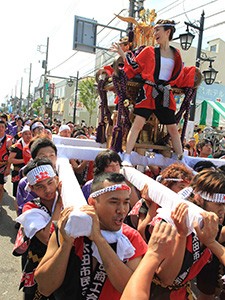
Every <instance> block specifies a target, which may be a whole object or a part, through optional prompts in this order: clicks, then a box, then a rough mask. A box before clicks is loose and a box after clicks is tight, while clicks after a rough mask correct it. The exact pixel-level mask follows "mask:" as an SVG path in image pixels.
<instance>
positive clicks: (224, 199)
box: [178, 186, 225, 203]
mask: <svg viewBox="0 0 225 300" xmlns="http://www.w3.org/2000/svg"><path fill="white" fill-rule="evenodd" d="M192 193H194V191H193V188H192V187H190V186H189V187H187V188H184V189H183V190H181V191H180V192H178V194H179V195H181V197H182V198H184V199H187V198H189V197H190V196H191V194H192ZM194 194H195V193H194ZM197 194H199V195H200V196H201V197H202V198H203V199H204V200H206V201H210V202H214V203H225V194H219V193H218V194H217V193H214V194H212V195H210V194H209V193H207V192H198V193H197Z"/></svg>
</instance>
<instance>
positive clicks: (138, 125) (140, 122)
mask: <svg viewBox="0 0 225 300" xmlns="http://www.w3.org/2000/svg"><path fill="white" fill-rule="evenodd" d="M145 122H146V120H145V118H143V117H141V116H136V117H135V119H134V123H133V124H132V127H131V129H130V131H129V133H128V136H127V146H126V153H127V154H130V153H131V151H132V150H133V148H134V145H135V143H136V140H137V138H138V135H139V133H140V131H141V129H142V128H143V126H144V125H145Z"/></svg>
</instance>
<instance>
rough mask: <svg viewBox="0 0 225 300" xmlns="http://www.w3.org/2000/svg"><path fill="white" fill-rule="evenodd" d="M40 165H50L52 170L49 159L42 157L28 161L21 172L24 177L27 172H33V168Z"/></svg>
mask: <svg viewBox="0 0 225 300" xmlns="http://www.w3.org/2000/svg"><path fill="white" fill-rule="evenodd" d="M42 165H50V166H51V167H52V168H53V165H52V162H51V160H50V159H48V158H46V157H43V158H38V157H37V158H35V159H34V160H30V161H29V162H28V164H27V165H26V167H25V168H24V170H23V173H24V175H25V176H26V175H27V173H28V172H30V171H31V170H33V169H34V168H36V167H38V166H42Z"/></svg>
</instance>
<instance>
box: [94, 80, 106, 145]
mask: <svg viewBox="0 0 225 300" xmlns="http://www.w3.org/2000/svg"><path fill="white" fill-rule="evenodd" d="M107 80H108V79H104V80H99V82H98V93H99V96H100V112H101V118H100V122H99V124H98V127H97V132H96V142H97V143H101V144H103V143H105V142H106V136H105V128H106V124H105V120H104V118H105V106H106V105H107V94H106V91H105V90H104V86H105V84H106V82H107Z"/></svg>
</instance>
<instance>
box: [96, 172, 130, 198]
mask: <svg viewBox="0 0 225 300" xmlns="http://www.w3.org/2000/svg"><path fill="white" fill-rule="evenodd" d="M106 180H107V181H109V182H112V183H122V182H124V181H125V177H124V176H123V174H120V173H101V174H98V175H96V176H94V179H93V182H92V186H91V193H93V192H95V191H98V190H100V189H102V188H103V183H104V182H105V181H106Z"/></svg>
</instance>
